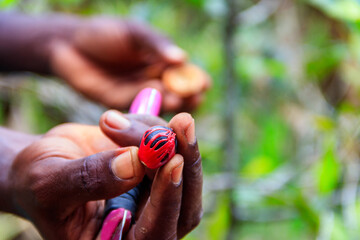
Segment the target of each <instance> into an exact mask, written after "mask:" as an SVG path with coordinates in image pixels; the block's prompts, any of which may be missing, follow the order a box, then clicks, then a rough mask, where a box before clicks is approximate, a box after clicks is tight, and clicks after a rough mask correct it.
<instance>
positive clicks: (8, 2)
mask: <svg viewBox="0 0 360 240" xmlns="http://www.w3.org/2000/svg"><path fill="white" fill-rule="evenodd" d="M17 3H18V0H0V9H6V8H11V7H13V6H15V5H16V4H17Z"/></svg>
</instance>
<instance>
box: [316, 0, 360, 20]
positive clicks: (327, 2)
mask: <svg viewBox="0 0 360 240" xmlns="http://www.w3.org/2000/svg"><path fill="white" fill-rule="evenodd" d="M309 1H310V3H312V4H314V5H315V6H317V7H319V8H320V9H322V10H323V11H324V12H325V13H326V14H328V15H329V16H331V17H334V18H338V19H341V20H346V21H352V22H356V21H359V20H360V3H359V1H356V0H309Z"/></svg>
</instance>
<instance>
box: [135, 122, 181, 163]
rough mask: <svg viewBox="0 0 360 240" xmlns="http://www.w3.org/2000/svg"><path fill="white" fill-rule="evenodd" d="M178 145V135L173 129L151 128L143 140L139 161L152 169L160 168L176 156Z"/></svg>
mask: <svg viewBox="0 0 360 240" xmlns="http://www.w3.org/2000/svg"><path fill="white" fill-rule="evenodd" d="M176 145H177V140H176V134H175V133H174V131H173V130H172V129H171V128H168V127H163V126H154V127H151V128H149V129H148V130H147V131H146V132H145V133H144V135H143V137H142V139H141V143H140V147H139V159H140V161H141V162H142V163H143V164H144V165H145V166H146V167H148V168H150V169H156V168H159V167H161V166H162V165H164V164H165V163H167V162H168V161H169V160H170V159H171V158H172V157H173V156H174V155H175V152H176Z"/></svg>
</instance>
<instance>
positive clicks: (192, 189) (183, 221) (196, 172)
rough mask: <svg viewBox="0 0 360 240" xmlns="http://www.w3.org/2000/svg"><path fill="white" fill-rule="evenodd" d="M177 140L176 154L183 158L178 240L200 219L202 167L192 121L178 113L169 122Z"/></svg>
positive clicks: (189, 117)
mask: <svg viewBox="0 0 360 240" xmlns="http://www.w3.org/2000/svg"><path fill="white" fill-rule="evenodd" d="M169 126H170V127H171V128H172V129H173V130H174V131H175V133H176V137H177V140H178V148H177V152H178V153H179V154H181V155H182V156H183V157H184V163H185V164H184V173H183V174H184V180H183V184H184V186H183V188H184V190H183V198H182V206H181V212H180V218H179V226H178V238H182V237H183V236H185V235H186V234H187V233H188V232H190V231H191V230H192V229H193V228H195V227H196V226H197V225H198V224H199V222H200V219H201V217H202V184H203V175H202V165H201V156H200V152H199V149H198V145H197V140H196V136H195V123H194V119H193V118H192V117H191V115H190V114H188V113H180V114H178V115H176V116H175V117H174V118H173V119H171V121H170V122H169Z"/></svg>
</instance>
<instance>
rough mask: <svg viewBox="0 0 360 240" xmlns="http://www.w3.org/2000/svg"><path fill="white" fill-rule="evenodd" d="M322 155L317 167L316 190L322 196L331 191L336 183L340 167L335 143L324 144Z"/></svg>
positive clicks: (331, 141) (329, 141)
mask: <svg viewBox="0 0 360 240" xmlns="http://www.w3.org/2000/svg"><path fill="white" fill-rule="evenodd" d="M325 144H326V145H325V146H324V148H325V149H324V153H323V156H322V157H321V159H320V163H319V165H318V166H317V171H316V176H317V180H318V190H319V192H320V193H322V194H326V193H329V192H330V191H333V190H334V189H335V187H336V185H337V183H338V178H339V176H340V168H341V165H340V163H339V161H338V159H337V155H336V150H335V149H336V147H335V141H334V140H332V139H330V140H328V142H325Z"/></svg>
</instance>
